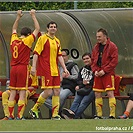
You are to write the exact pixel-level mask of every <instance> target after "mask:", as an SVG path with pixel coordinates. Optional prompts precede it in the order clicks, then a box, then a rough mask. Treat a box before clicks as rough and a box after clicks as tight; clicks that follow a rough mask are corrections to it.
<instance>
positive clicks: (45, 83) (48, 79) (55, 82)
mask: <svg viewBox="0 0 133 133" xmlns="http://www.w3.org/2000/svg"><path fill="white" fill-rule="evenodd" d="M45 88H46V89H48V88H50V89H52V88H56V89H59V88H60V76H45V77H44V76H42V77H41V89H45Z"/></svg>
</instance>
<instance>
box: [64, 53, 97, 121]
mask: <svg viewBox="0 0 133 133" xmlns="http://www.w3.org/2000/svg"><path fill="white" fill-rule="evenodd" d="M82 60H83V62H84V64H85V66H83V67H82V68H81V69H80V71H79V74H78V79H77V86H76V87H75V90H76V95H75V98H74V101H73V103H72V105H71V107H70V109H66V108H64V109H63V110H62V115H63V116H64V118H65V119H73V118H75V119H78V118H80V116H81V115H82V113H83V112H84V111H85V109H86V108H87V107H88V105H89V104H90V103H91V102H92V101H93V100H94V98H95V94H94V91H93V90H92V87H93V80H94V75H93V72H92V70H91V66H90V65H91V54H90V53H84V54H83V56H82ZM82 88H86V89H87V90H88V91H87V92H86V93H80V89H82Z"/></svg>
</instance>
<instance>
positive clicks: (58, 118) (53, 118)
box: [51, 115, 61, 120]
mask: <svg viewBox="0 0 133 133" xmlns="http://www.w3.org/2000/svg"><path fill="white" fill-rule="evenodd" d="M51 119H52V120H61V117H60V116H59V115H57V116H55V117H52V118H51Z"/></svg>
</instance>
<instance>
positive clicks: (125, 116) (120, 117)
mask: <svg viewBox="0 0 133 133" xmlns="http://www.w3.org/2000/svg"><path fill="white" fill-rule="evenodd" d="M128 118H129V117H128V116H127V115H126V114H123V115H121V116H118V119H128Z"/></svg>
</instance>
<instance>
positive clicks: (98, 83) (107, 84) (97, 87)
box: [93, 74, 115, 92]
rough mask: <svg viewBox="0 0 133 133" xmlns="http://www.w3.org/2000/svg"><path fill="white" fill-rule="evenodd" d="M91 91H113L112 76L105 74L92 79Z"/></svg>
mask: <svg viewBox="0 0 133 133" xmlns="http://www.w3.org/2000/svg"><path fill="white" fill-rule="evenodd" d="M93 90H94V91H97V92H104V91H108V90H115V87H114V75H109V74H105V75H104V76H102V77H96V76H95V77H94V85H93Z"/></svg>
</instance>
